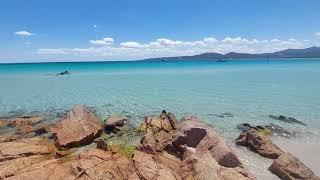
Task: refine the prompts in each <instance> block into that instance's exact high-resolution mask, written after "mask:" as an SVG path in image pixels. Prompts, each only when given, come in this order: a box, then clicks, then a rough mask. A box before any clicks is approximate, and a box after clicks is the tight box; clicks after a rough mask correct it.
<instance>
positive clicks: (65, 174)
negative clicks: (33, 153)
mask: <svg viewBox="0 0 320 180" xmlns="http://www.w3.org/2000/svg"><path fill="white" fill-rule="evenodd" d="M134 171H135V170H134V168H133V166H132V162H131V161H130V160H129V159H127V158H125V157H123V156H119V155H117V154H112V153H111V152H107V151H103V150H99V149H88V150H85V151H84V152H82V153H81V154H79V155H77V156H76V157H75V158H73V159H69V160H63V159H52V160H46V161H42V162H40V163H37V164H35V165H33V166H30V167H28V168H25V169H23V170H21V171H20V172H19V173H18V174H17V175H15V176H12V177H10V178H8V179H27V180H28V179H30V180H31V179H39V180H42V179H43V180H44V179H115V180H123V179H126V178H127V177H131V176H134V174H135V172H134Z"/></svg>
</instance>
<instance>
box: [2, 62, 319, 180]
mask: <svg viewBox="0 0 320 180" xmlns="http://www.w3.org/2000/svg"><path fill="white" fill-rule="evenodd" d="M65 70H68V71H69V72H71V73H72V74H71V75H67V76H55V75H54V74H56V73H58V72H61V71H65ZM0 85H1V86H0V116H10V115H14V114H19V113H20V114H21V113H32V112H43V113H46V114H48V115H49V118H48V120H55V119H56V117H57V116H58V115H59V114H61V112H64V111H65V110H68V109H70V108H72V107H73V106H74V105H77V104H84V105H87V106H90V107H93V108H95V109H96V112H97V114H98V115H99V116H100V118H101V119H104V118H106V117H107V116H109V115H113V114H124V115H127V116H129V117H130V123H131V124H133V125H138V124H139V123H140V121H141V120H142V119H143V116H145V115H148V114H158V113H160V112H161V110H162V109H166V110H167V111H172V112H174V113H175V114H176V115H177V116H178V117H182V116H184V115H186V114H190V115H195V116H198V117H200V118H201V119H202V120H203V121H206V122H207V123H209V124H211V125H213V127H215V128H216V129H217V130H218V131H219V132H220V133H221V134H222V136H224V137H226V139H227V141H228V142H229V143H230V144H231V145H232V144H233V143H232V142H233V140H234V139H235V138H236V137H237V136H238V135H239V131H238V130H237V129H236V125H237V124H239V123H244V122H248V123H251V124H254V125H265V124H270V123H276V124H278V125H280V126H282V127H284V128H286V129H288V130H290V131H295V132H297V134H298V135H297V136H298V137H296V139H294V140H292V139H288V138H281V137H279V138H280V139H278V141H279V142H290V141H294V142H297V141H299V142H310V143H314V144H316V145H317V144H320V143H319V141H320V140H319V137H320V113H319V112H320V59H272V60H234V61H228V62H214V61H200V60H194V61H190V62H90V63H89V62H81V63H34V64H0ZM223 113H231V114H232V116H224V117H223ZM268 115H285V116H290V117H294V118H296V119H298V120H300V121H303V122H305V123H306V124H307V126H301V125H296V124H288V123H284V122H279V121H277V120H274V119H270V118H269V117H268ZM319 146H320V145H319ZM234 148H235V149H236V151H239V154H240V156H243V154H246V153H247V152H246V151H245V150H243V149H237V148H236V147H234ZM241 154H242V155H241ZM248 154H249V153H248ZM253 156H254V155H253ZM317 157H318V156H317ZM253 158H256V159H253V160H252V161H257V159H260V158H259V157H253ZM301 158H302V159H303V158H305V162H306V163H307V164H308V163H309V165H310V166H312V167H317V166H318V167H320V158H318V159H315V160H314V159H313V160H312V159H311V160H308V158H307V157H301ZM243 160H244V161H246V160H248V159H247V158H243ZM309 161H310V162H309ZM317 162H318V163H317ZM246 163H248V164H250V163H251V165H252V166H256V165H255V164H254V162H246ZM314 163H316V164H314ZM315 171H316V172H317V169H315ZM256 173H257V174H259V173H260V174H262V175H263V173H266V172H265V171H263V172H256ZM267 179H270V178H267Z"/></svg>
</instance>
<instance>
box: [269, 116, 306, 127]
mask: <svg viewBox="0 0 320 180" xmlns="http://www.w3.org/2000/svg"><path fill="white" fill-rule="evenodd" d="M269 118H271V119H275V120H279V121H283V122H286V123H291V124H300V125H304V126H306V125H307V124H306V123H304V122H302V121H299V120H297V119H295V118H292V117H286V116H282V115H280V116H273V115H269Z"/></svg>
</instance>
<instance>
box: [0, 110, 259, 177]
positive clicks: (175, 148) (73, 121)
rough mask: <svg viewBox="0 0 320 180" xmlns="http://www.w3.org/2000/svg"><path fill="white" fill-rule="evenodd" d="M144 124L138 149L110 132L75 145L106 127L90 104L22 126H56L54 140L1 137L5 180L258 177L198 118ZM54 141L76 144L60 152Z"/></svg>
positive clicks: (165, 116)
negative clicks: (45, 121) (43, 122)
mask: <svg viewBox="0 0 320 180" xmlns="http://www.w3.org/2000/svg"><path fill="white" fill-rule="evenodd" d="M116 122H118V121H116ZM115 124H117V123H115ZM120 124H122V123H120ZM115 126H116V127H118V126H121V125H115ZM142 126H144V127H145V129H144V131H142V132H143V133H142V134H143V138H142V139H141V142H140V144H139V145H138V146H137V147H136V149H135V146H132V147H131V146H128V147H125V146H121V145H120V146H117V145H116V144H112V143H110V138H108V137H106V136H101V137H99V138H96V139H95V140H94V142H95V144H94V143H93V144H91V145H90V146H87V147H86V148H71V147H77V146H81V145H86V144H88V143H91V142H93V139H94V138H95V137H97V136H99V135H100V131H101V130H102V126H101V125H100V122H99V121H98V119H97V118H96V116H95V115H94V114H93V113H92V112H91V111H90V110H89V109H87V108H85V107H83V106H77V107H75V108H73V109H72V110H71V111H70V112H69V113H68V114H67V116H66V117H65V118H63V119H61V120H60V121H58V122H57V123H56V124H54V125H50V126H43V127H41V128H40V127H39V128H37V130H35V128H34V127H31V126H30V127H28V126H26V128H25V129H22V128H21V130H20V132H21V134H23V133H24V132H39V133H40V132H47V131H48V130H50V131H51V132H52V133H53V136H54V139H53V140H51V141H52V142H50V141H49V140H45V139H44V138H40V137H34V138H28V139H14V138H13V140H12V141H9V140H8V141H9V142H2V143H1V142H0V179H1V178H7V179H21V180H22V179H23V180H24V179H27V180H28V179H30V180H31V179H39V180H42V179H43V180H44V179H72V180H74V179H115V180H123V179H128V180H151V179H152V180H153V179H157V180H182V179H199V180H202V179H203V180H206V179H218V180H225V179H230V180H238V179H244V180H248V179H255V178H254V177H252V175H251V174H250V173H249V172H248V171H247V170H246V169H245V168H244V166H243V164H242V163H241V162H240V160H239V159H238V157H237V156H236V155H235V153H234V152H233V151H232V150H231V149H230V148H229V147H228V146H227V145H226V144H225V142H224V140H223V139H222V138H221V137H220V136H219V135H218V134H217V133H216V132H215V130H214V129H213V128H212V127H210V126H208V125H206V124H204V123H202V122H201V121H200V120H199V119H197V118H195V117H192V116H189V117H185V118H183V119H182V120H181V121H176V119H175V116H174V115H173V114H172V113H167V112H165V111H163V112H162V113H161V115H160V116H149V117H147V118H146V119H145V121H144V122H143V125H142ZM21 127H23V126H21ZM120 132H121V131H116V132H111V133H110V134H114V133H120ZM11 137H13V136H11ZM139 137H140V136H139ZM3 139H4V140H6V139H10V138H9V137H3ZM109 143H110V144H109ZM53 144H55V145H56V146H57V147H63V148H62V149H64V148H71V149H67V150H61V151H58V150H57V149H56V146H54V145H53ZM95 145H96V146H95Z"/></svg>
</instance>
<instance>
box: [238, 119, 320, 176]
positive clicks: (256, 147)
mask: <svg viewBox="0 0 320 180" xmlns="http://www.w3.org/2000/svg"><path fill="white" fill-rule="evenodd" d="M241 126H242V127H243V124H242V125H241ZM244 127H247V128H244V129H243V131H242V132H241V133H240V135H239V137H238V138H237V139H236V144H237V145H238V146H245V147H248V148H249V149H250V150H252V151H253V152H256V153H258V154H259V155H261V156H263V157H266V158H270V159H275V160H274V161H273V163H272V164H271V166H270V167H269V171H271V172H272V173H273V174H275V175H277V176H278V177H279V178H280V179H284V180H296V179H305V180H320V177H318V176H316V175H315V174H314V173H313V172H312V170H311V169H309V168H308V167H307V166H306V165H304V164H303V163H302V162H301V161H300V160H299V159H298V158H296V157H294V156H293V155H292V154H290V153H288V152H284V151H283V150H281V149H280V148H279V147H278V146H277V145H276V144H274V143H273V142H272V141H271V139H270V138H269V135H271V133H272V129H268V128H266V127H263V126H259V127H257V126H251V125H249V124H245V125H244ZM266 132H267V133H266Z"/></svg>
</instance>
